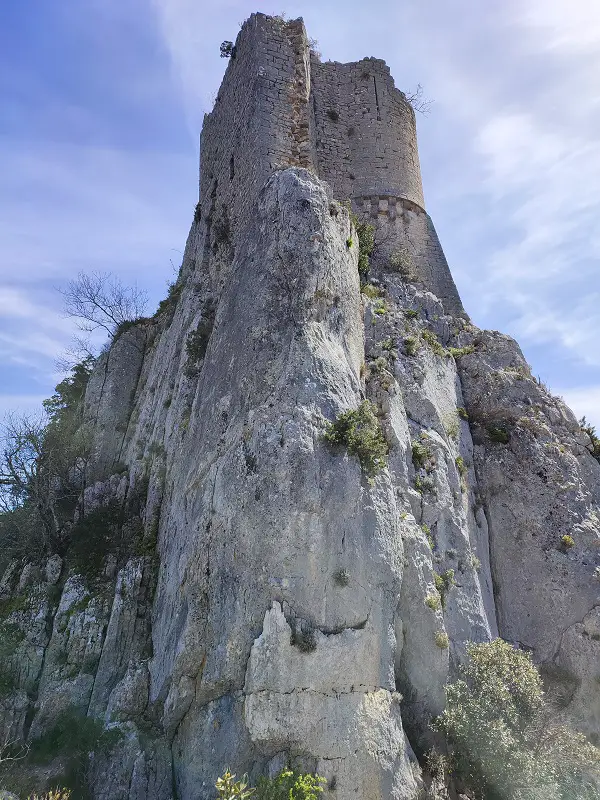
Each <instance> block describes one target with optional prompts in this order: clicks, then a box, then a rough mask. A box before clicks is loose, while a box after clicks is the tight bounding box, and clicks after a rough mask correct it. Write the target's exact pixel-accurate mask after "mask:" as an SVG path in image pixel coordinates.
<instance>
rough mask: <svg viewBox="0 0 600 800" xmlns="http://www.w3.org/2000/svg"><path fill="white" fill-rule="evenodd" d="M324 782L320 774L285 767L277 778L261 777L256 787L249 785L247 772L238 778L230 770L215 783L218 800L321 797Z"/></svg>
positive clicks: (305, 798)
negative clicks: (237, 779)
mask: <svg viewBox="0 0 600 800" xmlns="http://www.w3.org/2000/svg"><path fill="white" fill-rule="evenodd" d="M325 783H326V780H325V778H321V777H320V776H319V775H310V774H303V773H301V772H297V771H296V770H292V769H289V768H286V769H283V770H282V771H281V772H280V773H279V774H278V775H276V776H275V777H274V778H265V777H261V778H259V779H258V783H257V785H256V788H254V787H252V786H250V785H249V783H248V776H247V775H244V776H243V777H242V779H241V780H239V781H236V780H235V775H232V774H231V772H229V770H227V771H226V772H225V773H224V775H223V776H222V777H221V778H218V780H217V782H216V784H215V786H216V789H217V797H218V800H247V798H249V797H252V798H254V799H255V800H318V796H319V795H320V794H321V792H322V791H323V786H324V784H325Z"/></svg>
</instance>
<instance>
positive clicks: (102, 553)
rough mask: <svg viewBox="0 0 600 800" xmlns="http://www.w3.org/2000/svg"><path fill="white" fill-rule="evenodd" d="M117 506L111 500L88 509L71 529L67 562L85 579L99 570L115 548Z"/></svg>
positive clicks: (118, 538) (119, 539)
mask: <svg viewBox="0 0 600 800" xmlns="http://www.w3.org/2000/svg"><path fill="white" fill-rule="evenodd" d="M120 521H121V507H120V505H119V502H118V501H116V500H114V501H111V502H110V503H109V504H108V505H106V506H101V507H99V508H96V509H94V510H93V511H90V513H89V514H86V516H85V517H82V518H81V519H80V520H79V521H78V522H77V523H76V524H75V525H74V526H73V528H72V529H71V533H70V541H69V546H68V550H67V562H68V564H69V565H70V566H71V567H73V568H74V569H75V570H76V571H77V572H78V573H80V574H81V575H84V576H85V577H87V578H93V577H96V576H97V575H98V574H99V573H100V572H101V571H102V569H103V567H104V564H105V562H106V556H107V555H109V554H110V553H115V552H117V551H118V549H119V545H120V541H121V536H120V533H121V532H120Z"/></svg>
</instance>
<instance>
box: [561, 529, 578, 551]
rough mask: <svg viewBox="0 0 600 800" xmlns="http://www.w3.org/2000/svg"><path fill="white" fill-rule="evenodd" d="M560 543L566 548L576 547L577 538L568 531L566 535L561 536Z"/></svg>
mask: <svg viewBox="0 0 600 800" xmlns="http://www.w3.org/2000/svg"><path fill="white" fill-rule="evenodd" d="M560 543H561V545H562V546H563V547H564V549H565V550H570V549H571V548H572V547H575V539H574V538H573V537H572V536H569V534H568V533H565V535H564V536H561V537H560Z"/></svg>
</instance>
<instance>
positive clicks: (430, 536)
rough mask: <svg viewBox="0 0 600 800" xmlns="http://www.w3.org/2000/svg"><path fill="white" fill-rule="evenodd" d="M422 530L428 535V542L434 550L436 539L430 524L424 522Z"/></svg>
mask: <svg viewBox="0 0 600 800" xmlns="http://www.w3.org/2000/svg"><path fill="white" fill-rule="evenodd" d="M421 530H422V531H423V533H424V534H425V536H426V537H427V544H428V545H429V547H431V549H432V550H435V540H434V538H433V534H432V533H431V528H430V527H429V525H427V523H425V522H424V523H423V524H422V525H421Z"/></svg>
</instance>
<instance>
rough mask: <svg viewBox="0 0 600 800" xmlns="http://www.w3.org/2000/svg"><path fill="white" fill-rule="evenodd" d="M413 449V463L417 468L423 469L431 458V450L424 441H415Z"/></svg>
mask: <svg viewBox="0 0 600 800" xmlns="http://www.w3.org/2000/svg"><path fill="white" fill-rule="evenodd" d="M411 449H412V462H413V465H414V467H415V469H421V468H422V467H424V466H425V464H426V463H427V461H428V460H429V459H430V458H431V450H430V449H429V447H427V445H425V444H423V443H422V442H413V443H412V445H411Z"/></svg>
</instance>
